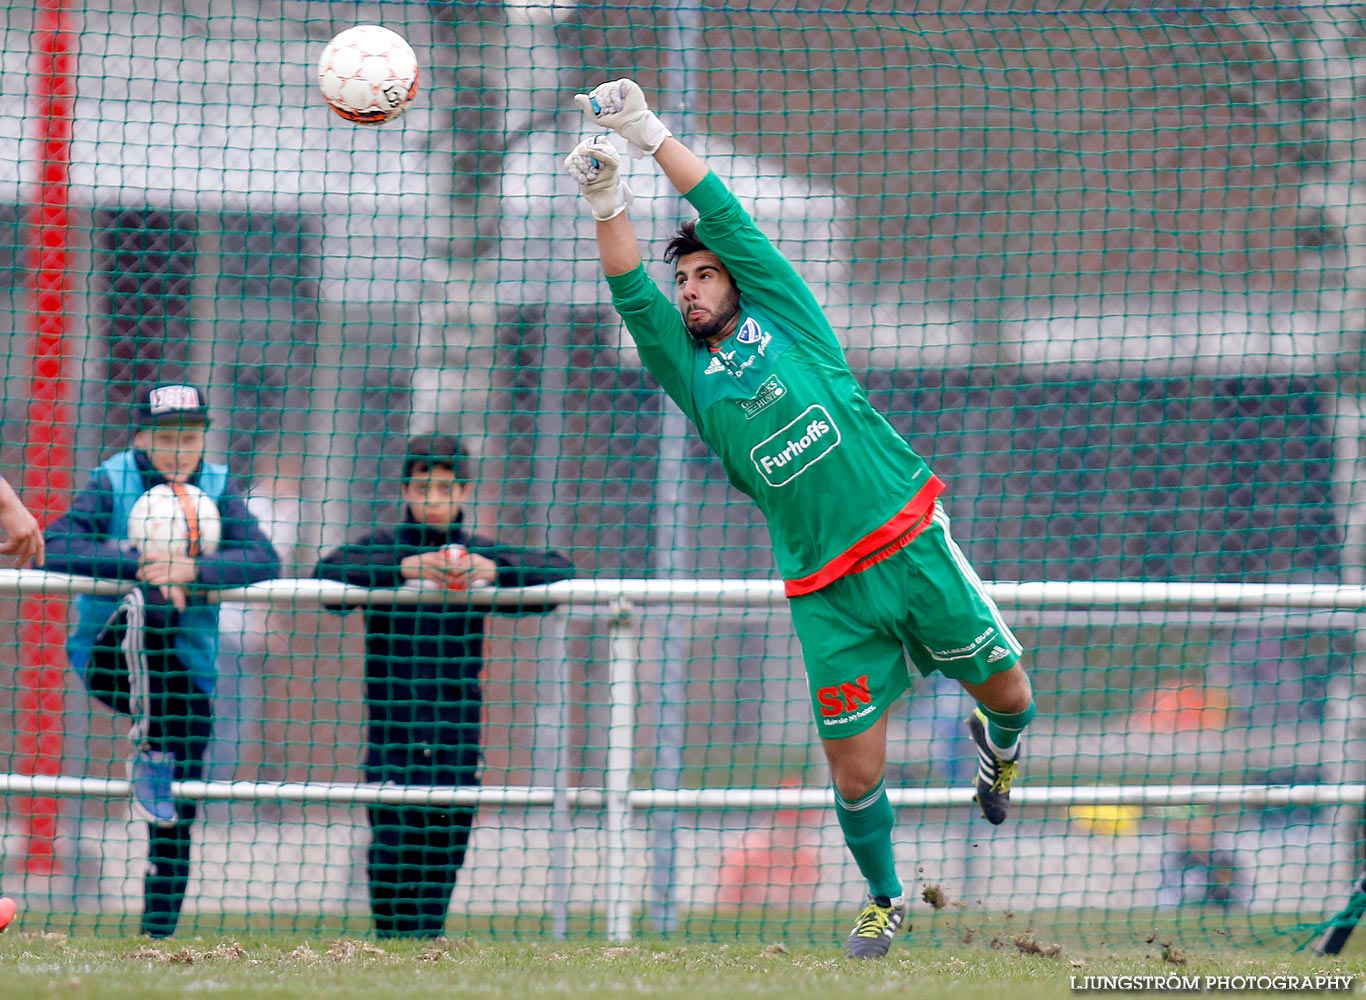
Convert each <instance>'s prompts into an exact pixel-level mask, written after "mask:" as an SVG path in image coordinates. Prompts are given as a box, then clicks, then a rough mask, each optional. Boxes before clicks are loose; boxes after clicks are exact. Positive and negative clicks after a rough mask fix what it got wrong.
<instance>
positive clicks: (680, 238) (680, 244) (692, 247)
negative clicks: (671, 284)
mask: <svg viewBox="0 0 1366 1000" xmlns="http://www.w3.org/2000/svg"><path fill="white" fill-rule="evenodd" d="M702 250H706V251H708V252H710V251H711V247H709V246H707V245H706V244H705V243H703V242H702V241H701V240H699V239H698V238H697V220H696V219H691V220H689V221H688V222H685V223H683V225H681V226H679V227H678V232H676V233H674V235H673V239H671V240H669V245H668V246H666V247H665V248H664V263H666V264H669V265H674V264H677V263H678V262H679V261H680V260H682V259H683V258H684V257H686V256H688V254H690V253H698V252H699V251H702Z"/></svg>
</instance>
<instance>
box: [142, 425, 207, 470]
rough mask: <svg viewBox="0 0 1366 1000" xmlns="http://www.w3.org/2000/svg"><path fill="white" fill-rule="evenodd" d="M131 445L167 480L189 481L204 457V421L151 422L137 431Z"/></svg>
mask: <svg viewBox="0 0 1366 1000" xmlns="http://www.w3.org/2000/svg"><path fill="white" fill-rule="evenodd" d="M133 445H134V447H136V448H138V449H139V450H141V451H142V452H144V453H145V454H146V455H147V460H148V461H149V462H151V463H152V468H154V469H156V470H157V472H159V473H161V475H162V477H163V478H164V479H165V480H166V481H167V482H168V483H184V482H188V481H189V479H190V477H191V476H193V475H194V474H195V472H196V471H198V469H199V463H200V462H202V461H203V460H204V425H203V424H201V423H193V422H189V421H186V422H185V423H179V422H177V423H165V424H153V425H152V426H151V427H144V428H142V429H141V430H139V431H138V432H137V434H136V435H135V436H134V438H133Z"/></svg>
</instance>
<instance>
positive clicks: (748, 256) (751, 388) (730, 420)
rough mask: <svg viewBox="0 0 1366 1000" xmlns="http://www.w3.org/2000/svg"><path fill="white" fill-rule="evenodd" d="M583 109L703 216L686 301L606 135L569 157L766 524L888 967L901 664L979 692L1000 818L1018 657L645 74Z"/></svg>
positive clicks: (666, 347)
mask: <svg viewBox="0 0 1366 1000" xmlns="http://www.w3.org/2000/svg"><path fill="white" fill-rule="evenodd" d="M575 100H576V101H577V102H578V103H579V105H580V107H582V109H583V111H584V113H585V114H586V115H587V116H588V119H589V120H590V121H591V122H592V123H593V124H594V125H596V126H600V127H604V128H608V129H611V130H612V131H614V132H616V133H617V134H618V135H620V136H621V138H623V139H625V140H626V142H627V143H628V144H629V145H630V146H631V147H632V148H633V149H635V150H636V151H638V152H640V153H643V154H646V155H652V156H653V157H654V158H655V161H656V163H658V165H659V167H660V168H661V169H662V170H663V171H664V173H665V174H666V175H667V176H668V178H669V180H670V182H671V183H672V184H673V186H674V187H675V188H676V189H677V190H678V191H679V193H680V194H682V195H683V196H684V197H685V198H686V199H687V200H688V202H690V203H691V205H692V206H693V208H695V209H696V210H697V212H698V215H699V218H698V219H697V220H696V221H695V222H688V223H685V224H684V225H683V226H682V227H681V228H680V229H679V230H678V231H677V232H676V233H675V234H674V235H673V237H672V239H670V241H669V243H668V246H667V247H666V248H665V251H664V260H665V261H666V262H668V263H669V264H671V265H672V266H673V268H674V290H675V295H676V296H677V304H676V305H675V303H673V302H671V301H670V300H669V299H668V298H667V297H666V296H665V295H664V293H663V292H661V291H660V290H659V289H658V288H657V287H656V285H655V284H654V282H653V281H651V280H650V278H649V277H648V276H647V275H646V272H645V268H644V266H643V264H642V261H641V254H640V249H639V245H638V243H637V240H636V234H635V230H634V227H633V226H632V224H631V221H630V218H629V217H628V216H627V214H626V209H627V207H628V206H629V204H630V201H631V195H630V191H629V189H628V188H627V186H626V184H625V183H624V182H623V181H622V180H621V178H620V176H619V165H620V163H619V157H618V154H617V152H616V149H615V148H614V146H613V145H612V143H611V141H610V140H609V138H608V137H607V136H604V135H598V136H595V137H593V138H591V139H585V140H584V141H582V142H580V143H579V144H578V146H577V147H575V149H574V151H573V152H572V153H570V154H569V156H568V158H567V159H566V161H565V167H566V170H567V171H568V173H569V174H570V175H571V176H572V177H573V178H574V179H575V180H576V181H577V182H578V184H579V186H580V188H581V190H582V194H583V196H584V198H585V199H586V200H587V202H588V205H589V207H590V208H591V210H592V213H593V217H594V219H596V220H597V226H596V229H597V243H598V252H599V254H600V256H601V258H602V265H603V269H604V271H605V272H606V274H607V284H608V287H609V288H610V289H611V292H612V304H613V305H614V306H615V307H616V309H617V311H618V312H619V313H620V314H621V317H622V320H623V321H624V322H625V324H626V328H627V329H628V330H629V331H630V332H631V335H632V337H633V338H634V339H635V342H636V346H637V347H638V348H639V350H640V356H641V359H642V360H643V361H644V362H645V365H646V367H648V368H649V370H650V372H651V373H652V374H653V375H654V376H655V378H657V379H658V380H659V383H660V385H662V386H663V388H664V390H665V391H666V392H667V393H668V394H669V396H670V397H671V398H672V399H673V400H674V402H675V403H677V404H678V406H679V407H680V408H681V409H682V411H683V412H684V414H686V415H687V417H688V418H689V420H691V421H692V423H693V425H694V426H695V427H696V428H697V430H698V432H699V434H701V436H702V438H703V440H705V441H706V442H707V444H708V445H709V446H710V447H711V448H712V450H713V451H715V452H716V453H717V455H718V456H719V457H720V459H721V462H722V465H723V466H724V468H725V470H726V474H727V476H728V477H729V479H730V481H731V482H732V483H734V484H735V486H736V487H738V488H739V489H740V490H742V491H744V492H745V493H746V494H748V495H749V496H750V497H752V498H753V499H754V501H755V502H756V503H757V504H758V505H759V509H760V510H761V511H762V512H763V514H764V516H765V518H766V519H767V521H768V526H769V533H770V535H771V537H772V539H773V548H774V555H775V557H776V560H777V564H778V569H779V571H780V572H781V574H782V576H783V579H784V581H785V590H786V594H787V596H788V597H789V598H790V599H791V601H790V606H791V610H792V618H793V622H794V624H795V626H796V630H797V636H798V638H799V639H800V641H801V645H802V652H803V658H804V660H805V664H806V674H807V681H808V684H809V687H810V694H811V704H812V709H813V711H814V714H815V718H816V722H817V725H818V728H819V732H820V736H821V743H822V747H823V749H824V751H825V756H826V760H827V761H828V762H829V765H830V773H831V778H832V780H833V782H834V786H835V813H836V816H837V817H838V819H839V824H840V828H841V830H842V831H843V833H844V839H845V843H846V844H847V845H848V847H849V851H850V853H851V854H852V855H853V857H854V860H855V862H856V863H857V864H858V867H859V871H860V872H861V873H862V874H863V875H864V877H865V878H866V879H867V880H868V898H867V901H866V904H865V906H864V907H863V909H862V910H861V911H860V913H859V915H858V917H857V919H856V921H855V923H854V929H853V931H852V932H851V934H850V936H849V939H848V941H847V942H846V945H845V953H846V954H847V955H848V956H849V957H850V958H881V957H882V956H884V955H886V954H887V951H888V949H889V948H890V946H891V942H892V937H893V935H894V934H895V933H896V931H897V929H898V928H899V927H900V926H901V924H902V922H903V921H904V919H905V915H906V905H905V901H904V896H903V887H902V883H901V881H900V879H899V878H898V877H897V872H896V864H895V861H894V858H893V850H892V827H893V815H892V807H891V803H890V802H889V800H888V798H887V791H886V788H885V786H884V779H883V772H884V769H885V764H886V756H887V738H886V725H887V722H886V712H887V709H888V708H889V707H890V706H891V705H892V704H893V702H894V701H895V700H896V699H897V698H898V697H900V695H901V694H902V693H903V692H905V690H906V689H907V687H908V686H909V684H910V676H909V672H908V670H907V669H906V661H905V656H906V655H907V654H909V656H910V659H911V662H912V663H914V664H915V667H916V669H917V670H918V671H919V672H920V674H922V675H925V676H928V675H930V674H932V673H933V672H935V671H939V672H941V673H943V674H944V675H946V676H948V677H951V678H954V679H955V680H957V681H958V682H959V683H960V684H962V686H963V687H964V689H966V690H967V691H968V693H969V694H971V695H972V696H973V698H974V699H976V701H977V708H976V710H975V711H974V712H973V714H972V715H971V716H970V717H969V718H968V720H967V728H968V731H969V734H970V735H971V738H972V740H973V742H974V743H975V744H976V747H977V751H978V770H977V775H976V779H975V784H976V798H977V802H978V804H979V805H980V807H981V810H982V813H983V814H984V815H985V817H986V818H987V820H988V821H989V822H991V823H993V824H999V823H1001V822H1003V821H1004V820H1005V818H1006V815H1007V812H1008V810H1009V804H1010V787H1011V782H1012V781H1013V780H1014V778H1015V776H1016V773H1017V769H1018V766H1019V759H1020V743H1019V740H1020V734H1021V733H1022V732H1023V730H1024V729H1025V727H1026V726H1027V725H1028V724H1029V721H1030V720H1031V719H1032V718H1033V716H1034V702H1033V696H1032V694H1031V690H1030V684H1029V680H1028V678H1027V676H1026V675H1025V672H1024V670H1023V668H1022V667H1021V666H1020V664H1019V660H1020V656H1021V649H1020V644H1019V642H1018V641H1017V640H1016V638H1015V636H1014V635H1013V634H1012V633H1011V631H1010V629H1009V628H1008V627H1007V625H1006V624H1005V622H1004V621H1003V620H1002V619H1001V615H1000V612H999V611H998V610H997V608H996V606H995V604H994V603H993V602H992V600H991V598H990V597H989V596H988V595H987V593H986V592H985V590H984V589H983V587H982V583H981V581H980V580H979V579H978V577H977V574H976V573H975V572H973V569H972V567H971V566H970V565H969V564H968V561H967V559H966V558H965V557H964V555H963V553H962V551H961V550H960V549H959V548H958V546H957V544H956V543H955V542H954V540H953V538H952V537H951V536H950V534H949V519H948V516H947V515H946V514H945V512H944V509H943V507H942V506H941V505H940V503H939V501H938V497H939V494H940V493H941V492H942V490H943V489H944V484H943V483H942V482H941V481H940V480H939V479H938V478H937V477H936V476H935V475H934V473H933V472H931V471H930V469H929V467H928V466H927V465H926V463H925V462H924V461H923V460H922V459H921V458H920V457H919V456H918V455H916V454H915V452H913V451H912V450H911V449H910V447H909V446H908V445H907V444H906V442H905V441H904V440H902V438H901V436H900V435H899V434H897V432H896V431H895V430H894V429H893V428H892V426H891V425H890V424H889V423H887V421H886V420H885V419H884V418H883V417H882V416H881V415H880V414H879V413H878V412H877V411H876V410H874V409H873V407H872V406H871V405H870V404H869V402H868V400H867V397H866V396H865V395H864V393H863V390H862V389H861V388H860V386H859V384H858V382H856V381H855V379H854V377H853V374H852V373H851V372H850V370H849V366H848V363H847V362H846V361H845V358H844V352H843V350H842V349H841V347H840V344H839V341H838V340H837V339H836V337H835V333H834V331H833V330H832V329H831V327H830V324H829V322H828V321H827V319H826V318H825V315H824V314H823V312H822V311H821V309H820V306H819V305H818V304H817V302H816V300H815V298H814V297H813V296H812V294H811V291H810V290H809V289H808V288H807V286H806V284H805V283H804V282H803V281H802V279H801V278H800V277H799V276H798V275H797V273H796V271H795V270H794V269H793V268H792V265H791V264H790V263H789V262H788V260H787V259H786V258H785V257H784V256H783V255H782V254H781V253H780V252H779V251H778V250H777V249H776V248H775V247H774V246H773V245H772V244H771V243H770V242H769V240H768V239H767V238H766V237H765V236H764V234H763V233H762V232H761V231H760V230H759V229H758V227H757V226H756V225H755V224H754V222H753V221H752V220H751V219H750V217H749V215H748V214H747V213H746V212H745V211H744V209H742V208H741V207H740V204H739V203H738V202H737V201H736V200H735V197H734V196H733V195H732V194H731V193H730V192H729V191H728V190H727V189H726V187H725V185H724V184H723V183H722V182H721V180H720V179H719V178H718V177H717V176H716V175H715V174H713V173H712V172H711V171H710V170H709V169H708V167H707V166H706V164H705V163H704V162H703V161H702V160H701V159H699V158H698V157H697V156H696V155H694V154H693V153H692V152H691V151H690V150H689V149H688V148H687V147H686V146H684V145H683V144H682V143H681V142H679V141H678V140H677V139H675V138H674V137H673V136H672V135H671V133H670V132H669V130H668V129H667V128H666V127H665V126H664V125H663V123H662V122H661V121H660V120H659V118H658V117H657V116H656V115H655V114H654V113H653V112H652V111H650V110H649V108H648V107H647V106H646V103H645V99H644V96H643V95H642V93H641V90H640V87H639V86H637V85H636V84H635V83H634V82H633V81H631V80H616V81H613V82H610V83H604V84H602V85H601V86H599V87H597V88H595V89H594V90H593V91H592V92H591V93H589V94H580V95H578V96H577V97H576V98H575Z"/></svg>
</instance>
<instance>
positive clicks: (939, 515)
mask: <svg viewBox="0 0 1366 1000" xmlns="http://www.w3.org/2000/svg"><path fill="white" fill-rule="evenodd" d="M931 520H933V521H934V522H935V523H936V524H938V525H939V526H940V527H941V528H943V529H944V541H945V542H947V543H948V546H949V554H950V555H952V556H953V561H954V562H955V563H956V564H957V565H958V569H959V571H960V572H962V574H963V576H964V577H965V578H966V579H967V581H968V582H969V583H971V584H972V589H973V590H975V591H977V595H978V596H979V597H981V598H982V601H983V602H984V603H985V604H986V606H987V608H988V609H990V611H991V620H992V621H994V622H995V623H996V630H997V631H998V632H1000V633H1001V636H1000V637H1001V641H1002V642H1004V643H1005V644H1006V645H1007V646H1009V647H1010V650H1011V652H1013V653H1014V654H1015V655H1016V656H1023V655H1024V646H1022V645H1020V640H1019V639H1017V638H1015V633H1014V632H1012V631H1010V626H1009V625H1007V624H1006V623H1005V619H1004V618H1002V617H1001V609H1000V608H998V607H997V606H996V602H995V601H993V600H992V599H991V595H990V594H988V593H987V588H986V586H985V585H984V584H983V583H982V578H981V577H980V576H978V575H977V571H976V570H975V569H973V568H972V563H970V562H968V557H967V556H965V555H963V550H962V549H960V548H959V547H958V543H957V542H955V541H954V540H953V535H952V534H951V533H950V532H949V515H948V512H947V511H945V510H944V505H943V504H941V503H940V502H939V501H938V500H935V502H934V516H933V517H932V518H931Z"/></svg>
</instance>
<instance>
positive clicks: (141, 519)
mask: <svg viewBox="0 0 1366 1000" xmlns="http://www.w3.org/2000/svg"><path fill="white" fill-rule="evenodd" d="M128 540H129V541H130V542H132V543H133V548H135V549H137V550H138V552H139V553H140V554H142V555H144V556H166V555H180V556H184V555H189V556H194V557H198V556H207V555H212V554H213V553H215V552H217V551H218V543H219V542H221V541H222V540H223V520H222V517H221V515H220V514H219V511H218V505H217V504H216V503H214V502H213V500H212V499H211V498H210V497H209V495H208V494H207V493H205V492H204V491H203V490H201V489H200V488H199V487H197V486H191V485H190V484H189V483H158V484H157V485H156V486H153V487H152V488H151V489H150V490H148V491H147V492H146V493H144V494H143V495H142V496H140V497H138V498H137V500H136V501H134V503H133V507H132V509H131V510H130V511H129V512H128Z"/></svg>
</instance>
